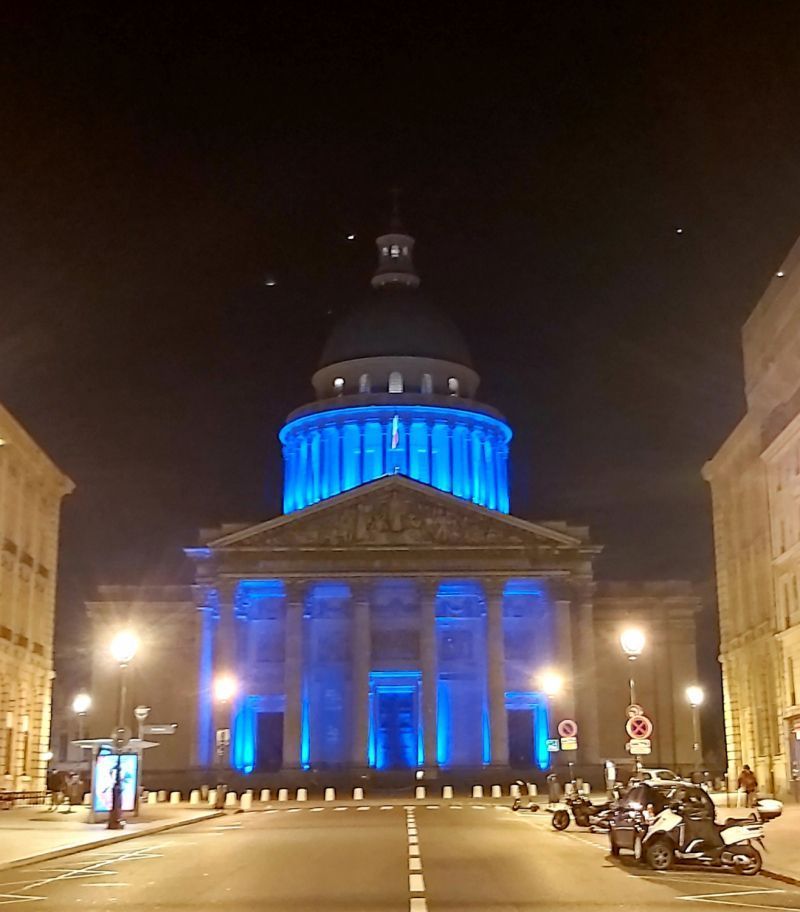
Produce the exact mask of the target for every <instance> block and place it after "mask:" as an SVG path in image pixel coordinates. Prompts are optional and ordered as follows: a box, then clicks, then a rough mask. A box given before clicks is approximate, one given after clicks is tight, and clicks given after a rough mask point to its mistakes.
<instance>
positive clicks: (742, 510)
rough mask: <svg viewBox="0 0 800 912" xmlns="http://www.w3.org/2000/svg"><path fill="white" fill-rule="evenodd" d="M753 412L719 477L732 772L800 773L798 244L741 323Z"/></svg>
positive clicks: (785, 783) (790, 776)
mask: <svg viewBox="0 0 800 912" xmlns="http://www.w3.org/2000/svg"><path fill="white" fill-rule="evenodd" d="M742 345H743V354H744V372H745V393H746V398H747V413H746V415H745V416H744V417H743V418H742V420H741V421H740V423H739V425H738V426H737V427H736V428H735V430H734V431H733V432H732V434H731V435H730V437H729V438H728V439H727V440H726V441H725V443H724V444H723V445H722V447H721V448H720V450H719V452H718V453H717V454H716V455H715V456H714V458H713V459H712V460H710V461H709V462H708V463H707V464H706V466H705V467H704V470H703V475H704V477H705V479H706V480H707V481H708V482H709V483H710V485H711V497H712V506H713V513H714V541H715V548H716V565H717V597H718V603H719V616H720V642H721V647H720V661H721V663H722V675H723V689H724V699H725V727H726V742H727V750H728V764H729V774H730V777H731V778H734V777H735V776H736V775H737V774H738V770H739V769H740V767H741V765H742V764H743V763H749V764H750V765H751V766H752V767H753V769H754V770H755V772H756V776H757V777H758V780H759V782H760V783H762V785H763V787H764V788H770V789H775V790H776V791H778V792H781V793H782V792H784V791H786V790H787V789H788V788H789V786H790V783H791V782H792V780H795V781H796V780H798V779H800V706H799V705H798V691H799V690H800V594H799V593H798V586H799V585H800V243H798V244H795V246H794V248H793V249H792V251H791V252H790V254H789V256H788V257H787V260H786V262H785V263H784V265H783V266H782V267H781V270H780V275H776V276H775V278H774V279H773V281H772V283H771V284H770V286H769V288H768V289H767V291H766V292H765V294H764V296H763V298H762V299H761V301H760V302H759V303H758V305H757V307H756V308H755V310H754V311H753V313H752V314H751V316H750V318H749V319H748V321H747V323H746V324H745V326H744V329H743V332H742Z"/></svg>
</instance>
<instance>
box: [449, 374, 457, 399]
mask: <svg viewBox="0 0 800 912" xmlns="http://www.w3.org/2000/svg"><path fill="white" fill-rule="evenodd" d="M447 388H448V389H449V390H450V395H451V396H457V395H458V377H450V378H449V379H448V381H447Z"/></svg>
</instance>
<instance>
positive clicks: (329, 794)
mask: <svg viewBox="0 0 800 912" xmlns="http://www.w3.org/2000/svg"><path fill="white" fill-rule="evenodd" d="M325 800H326V801H336V789H333V788H330V787H328V788H326V789H325Z"/></svg>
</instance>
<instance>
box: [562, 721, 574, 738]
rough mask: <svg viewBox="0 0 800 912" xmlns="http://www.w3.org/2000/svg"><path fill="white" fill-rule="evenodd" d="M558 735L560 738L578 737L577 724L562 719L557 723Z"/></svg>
mask: <svg viewBox="0 0 800 912" xmlns="http://www.w3.org/2000/svg"><path fill="white" fill-rule="evenodd" d="M558 733H559V735H561V737H562V738H575V737H577V735H578V723H577V722H575V721H574V720H573V719H562V720H561V721H560V722H559V723H558Z"/></svg>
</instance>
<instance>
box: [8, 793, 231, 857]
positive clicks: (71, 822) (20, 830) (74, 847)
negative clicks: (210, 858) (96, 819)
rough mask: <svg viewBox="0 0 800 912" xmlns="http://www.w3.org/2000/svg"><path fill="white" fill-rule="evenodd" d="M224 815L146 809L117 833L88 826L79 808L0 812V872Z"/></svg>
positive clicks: (167, 807) (187, 809) (182, 809)
mask: <svg viewBox="0 0 800 912" xmlns="http://www.w3.org/2000/svg"><path fill="white" fill-rule="evenodd" d="M222 813H223V812H222V811H214V810H209V809H208V808H197V807H192V808H190V807H189V805H185V806H183V807H181V806H177V807H176V806H175V805H152V806H151V805H144V806H143V808H142V813H141V815H140V816H139V817H137V818H131V820H130V821H128V822H127V823H126V825H125V829H124V830H121V831H115V830H108V829H106V826H105V824H102V823H87V822H86V818H87V814H88V811H87V809H86V808H77V809H75V810H74V811H73V812H72V813H70V814H61V813H58V812H56V811H47V810H45V809H44V808H40V807H30V808H14V809H13V810H10V811H0V870H5V869H7V868H16V867H19V866H20V865H23V864H26V863H27V862H29V861H32V860H38V861H45V860H47V859H48V858H59V857H60V856H62V855H72V854H74V853H76V852H82V851H83V850H84V849H91V848H96V847H97V846H101V845H111V844H112V843H115V842H124V841H125V840H127V839H134V838H135V837H137V836H142V835H145V834H147V833H159V832H161V831H162V830H168V829H172V828H173V827H178V826H183V825H185V824H188V823H194V822H195V821H198V820H205V819H208V818H211V817H218V816H220V815H221V814H222Z"/></svg>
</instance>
